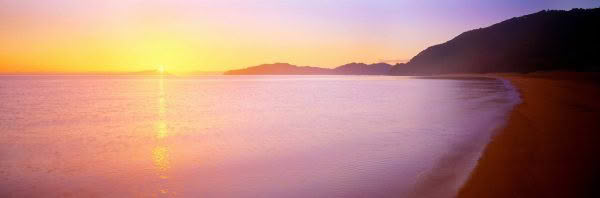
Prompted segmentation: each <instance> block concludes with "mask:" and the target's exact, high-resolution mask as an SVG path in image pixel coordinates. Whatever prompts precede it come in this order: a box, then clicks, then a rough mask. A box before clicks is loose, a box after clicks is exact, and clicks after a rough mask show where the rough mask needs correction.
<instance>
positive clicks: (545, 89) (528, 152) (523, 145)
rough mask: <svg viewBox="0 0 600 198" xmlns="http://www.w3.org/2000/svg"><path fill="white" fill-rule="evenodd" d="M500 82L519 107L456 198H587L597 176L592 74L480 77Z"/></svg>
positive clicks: (599, 109) (598, 87)
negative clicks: (508, 85)
mask: <svg viewBox="0 0 600 198" xmlns="http://www.w3.org/2000/svg"><path fill="white" fill-rule="evenodd" d="M484 76H490V77H495V78H498V79H501V80H502V79H504V80H508V81H510V83H511V84H512V85H513V86H514V87H515V88H516V89H517V91H518V93H519V95H520V97H521V102H520V103H518V104H517V105H515V106H514V108H513V109H512V111H511V112H510V113H509V115H508V118H507V122H506V124H505V125H504V126H503V127H501V128H500V129H499V130H498V131H497V132H496V133H495V134H494V135H493V136H492V138H491V139H490V141H489V143H488V144H487V145H486V146H485V149H484V150H483V152H482V154H481V157H480V158H479V160H478V162H477V164H476V166H475V168H474V169H473V171H472V172H471V174H470V176H469V178H468V179H467V180H466V181H465V183H464V184H463V185H462V188H460V190H459V193H458V196H457V197H590V196H592V195H598V190H596V189H595V186H593V184H594V181H595V178H596V176H598V175H600V174H599V173H600V172H599V171H598V170H597V167H599V166H600V163H598V162H596V161H599V160H596V159H595V158H596V153H597V152H596V151H597V150H598V149H596V146H595V144H596V143H597V142H598V141H599V140H600V134H597V132H600V122H598V119H600V103H599V101H600V83H598V81H599V80H598V79H600V78H597V77H600V75H598V74H596V73H566V72H563V73H559V72H548V73H532V74H492V75H484Z"/></svg>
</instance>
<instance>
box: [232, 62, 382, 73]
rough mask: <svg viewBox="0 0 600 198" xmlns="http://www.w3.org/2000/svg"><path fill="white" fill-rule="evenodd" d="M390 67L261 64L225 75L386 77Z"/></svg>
mask: <svg viewBox="0 0 600 198" xmlns="http://www.w3.org/2000/svg"><path fill="white" fill-rule="evenodd" d="M391 67H392V65H390V64H387V63H377V64H371V65H368V64H364V63H349V64H345V65H342V66H339V67H336V68H334V69H329V68H320V67H311V66H296V65H291V64H288V63H275V64H263V65H258V66H253V67H248V68H245V69H238V70H231V71H227V72H225V75H387V74H389V71H390V69H391Z"/></svg>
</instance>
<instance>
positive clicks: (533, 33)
mask: <svg viewBox="0 0 600 198" xmlns="http://www.w3.org/2000/svg"><path fill="white" fill-rule="evenodd" d="M597 27H600V8H594V9H572V10H570V11H556V10H552V11H540V12H537V13H534V14H529V15H525V16H521V17H515V18H512V19H509V20H506V21H503V22H500V23H497V24H494V25H492V26H489V27H486V28H480V29H476V30H471V31H467V32H464V33H462V34H460V35H458V36H457V37H455V38H453V39H451V40H450V41H447V42H445V43H442V44H439V45H434V46H431V47H429V48H427V49H425V50H423V51H422V52H420V53H419V54H417V55H416V56H415V57H413V58H412V59H411V60H410V61H409V62H407V63H405V64H404V63H399V64H395V65H393V66H392V65H389V64H386V63H377V64H370V65H369V64H364V63H350V64H346V65H342V66H339V67H336V68H334V69H328V68H320V67H314V66H303V67H299V66H295V65H290V64H287V63H275V64H263V65H258V66H253V67H248V68H245V69H239V70H231V71H227V72H225V75H435V74H450V73H489V72H520V73H527V72H535V71H551V70H569V71H600V58H599V57H597V56H598V47H599V46H600V36H598V35H600V28H597Z"/></svg>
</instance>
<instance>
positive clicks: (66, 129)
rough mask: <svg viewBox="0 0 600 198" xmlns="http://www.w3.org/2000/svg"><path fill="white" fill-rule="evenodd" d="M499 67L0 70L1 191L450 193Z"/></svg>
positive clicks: (510, 96)
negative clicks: (123, 72)
mask: <svg viewBox="0 0 600 198" xmlns="http://www.w3.org/2000/svg"><path fill="white" fill-rule="evenodd" d="M516 98H518V96H517V95H516V92H515V90H514V89H513V88H511V87H510V85H508V84H507V83H505V82H503V81H501V80H495V79H488V80H484V79H463V80H456V79H417V78H410V77H387V76H385V77H366V76H204V77H135V76H112V77H110V76H0V196H1V197H61V196H66V197H68V196H72V197H94V196H99V197H151V196H157V197H424V196H430V197H451V196H452V195H453V194H454V193H455V192H456V190H457V189H458V188H459V187H460V185H461V184H462V182H464V181H465V180H466V179H467V177H468V174H469V173H470V171H471V170H472V168H473V167H474V165H475V163H476V161H477V158H478V157H479V156H480V153H481V152H482V150H483V148H484V146H485V144H486V143H487V142H488V141H489V139H490V136H491V135H492V134H493V132H494V130H495V129H497V128H498V127H500V126H501V125H502V124H503V122H504V121H505V118H506V115H507V113H508V112H509V111H510V109H511V108H512V107H513V106H514V104H515V103H516V100H517V99H516Z"/></svg>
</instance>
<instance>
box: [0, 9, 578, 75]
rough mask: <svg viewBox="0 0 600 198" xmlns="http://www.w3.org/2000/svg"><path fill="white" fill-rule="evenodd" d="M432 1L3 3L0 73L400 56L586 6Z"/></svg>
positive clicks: (329, 62) (327, 63)
mask: <svg viewBox="0 0 600 198" xmlns="http://www.w3.org/2000/svg"><path fill="white" fill-rule="evenodd" d="M441 2H442V3H440V1H385V0H382V1H357V0H348V1H317V0H304V1H294V0H291V1H269V0H259V1H256V2H249V1H241V0H222V1H208V0H197V1H191V0H172V1H166V0H146V1H142V0H104V1H95V0H44V1H38V0H2V1H0V19H1V20H0V43H1V45H0V72H3V73H6V72H8V73H13V72H127V71H140V70H152V69H157V68H159V67H160V66H163V67H165V68H166V70H167V71H169V72H173V73H177V72H188V71H225V70H229V69H236V68H242V67H246V66H251V65H258V64H262V63H273V62H289V63H292V64H297V65H313V66H323V67H335V66H338V65H342V64H345V63H349V62H366V63H374V62H380V60H396V59H399V60H402V59H410V58H411V57H412V56H414V55H416V54H417V53H418V52H419V51H421V50H423V49H425V48H426V47H427V46H430V45H433V44H437V43H441V42H444V41H446V40H448V39H451V38H452V37H454V36H456V35H457V34H459V33H460V32H462V31H465V30H468V29H472V28H477V27H481V26H487V25H490V24H493V23H495V22H499V21H501V20H502V19H505V18H509V17H512V16H517V15H521V14H526V13H530V12H533V11H538V10H540V9H544V8H555V7H557V8H563V7H566V8H568V7H577V6H579V7H581V6H586V5H579V4H573V5H554V4H552V5H550V4H540V5H538V4H535V5H533V4H532V5H521V4H515V2H516V1H515V2H512V4H510V5H502V6H504V7H498V5H495V4H491V3H490V2H488V3H487V4H486V3H479V4H477V3H471V4H466V3H457V2H453V1H448V2H446V1H441ZM424 10H427V12H424ZM467 11H469V12H467ZM465 13H469V14H465ZM474 16H476V17H474Z"/></svg>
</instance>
